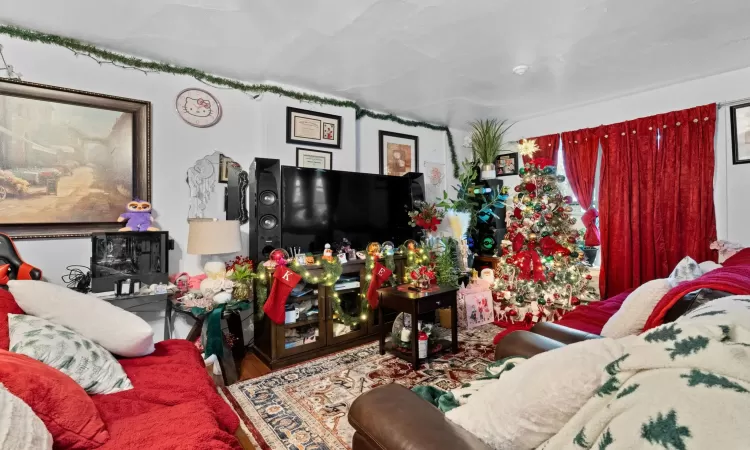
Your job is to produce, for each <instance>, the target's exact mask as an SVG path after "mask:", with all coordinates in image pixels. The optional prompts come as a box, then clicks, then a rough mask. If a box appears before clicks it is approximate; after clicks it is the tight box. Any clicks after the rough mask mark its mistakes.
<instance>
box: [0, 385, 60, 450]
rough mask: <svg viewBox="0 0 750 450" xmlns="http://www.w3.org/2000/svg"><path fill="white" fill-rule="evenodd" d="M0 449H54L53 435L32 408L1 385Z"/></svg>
mask: <svg viewBox="0 0 750 450" xmlns="http://www.w3.org/2000/svg"><path fill="white" fill-rule="evenodd" d="M0 448H1V449H3V450H44V449H50V450H51V449H52V435H51V434H50V433H49V431H47V427H45V426H44V422H42V419H40V418H39V417H37V415H36V414H34V411H32V409H31V407H29V405H27V404H26V403H24V401H23V400H21V399H20V398H18V397H16V396H15V395H13V394H11V393H10V391H8V390H7V389H5V386H3V385H2V383H0Z"/></svg>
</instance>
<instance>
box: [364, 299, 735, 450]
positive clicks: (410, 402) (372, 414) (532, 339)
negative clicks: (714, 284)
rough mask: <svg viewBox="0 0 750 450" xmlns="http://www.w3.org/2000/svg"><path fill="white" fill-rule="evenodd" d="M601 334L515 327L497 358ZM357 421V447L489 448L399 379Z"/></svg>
mask: <svg viewBox="0 0 750 450" xmlns="http://www.w3.org/2000/svg"><path fill="white" fill-rule="evenodd" d="M727 295H731V294H729V293H728V292H722V291H714V290H710V289H702V290H700V291H697V292H694V293H691V294H688V295H686V296H685V297H683V298H682V299H680V301H679V302H678V303H677V304H675V305H674V306H673V307H672V308H671V309H670V310H669V312H668V313H667V315H666V317H665V319H664V322H665V323H666V322H672V321H674V320H675V319H677V318H678V317H679V316H681V315H683V314H685V313H686V312H688V311H690V310H692V309H695V308H696V307H698V306H700V305H701V304H704V303H705V302H707V301H711V300H713V299H716V298H720V297H725V296H727ZM599 338H601V336H599V335H596V334H591V333H585V332H582V331H578V330H575V329H573V328H568V327H565V326H561V325H557V324H554V323H549V322H541V323H538V324H536V325H534V327H532V328H531V330H530V331H514V332H512V333H510V334H508V335H507V336H505V337H504V338H503V339H502V340H501V341H500V343H498V344H497V346H496V347H495V360H496V361H497V360H501V359H503V358H506V357H508V356H523V357H526V358H530V357H532V356H534V355H536V354H539V353H542V352H546V351H548V350H554V349H556V348H560V347H563V346H565V345H568V344H573V343H576V342H580V341H584V340H587V339H599ZM349 423H350V424H351V425H352V426H353V427H354V429H355V431H356V432H355V434H354V444H353V447H352V449H353V450H441V449H446V450H475V449H482V450H489V448H490V447H488V446H487V445H486V444H485V443H484V442H482V441H480V440H479V439H477V438H476V437H474V435H472V434H471V433H469V432H468V431H466V430H464V429H463V428H461V427H459V426H457V425H454V424H453V422H451V421H449V420H447V419H446V418H445V416H444V414H443V413H442V412H440V410H438V409H437V408H435V407H434V406H432V405H431V404H430V403H428V402H426V401H424V400H422V399H421V398H420V397H418V396H417V395H416V394H414V393H413V392H411V391H410V390H409V389H407V388H405V387H403V386H401V385H400V384H389V385H387V386H382V387H379V388H377V389H373V390H371V391H369V392H367V393H365V394H363V395H361V396H359V397H358V398H357V399H356V400H355V401H354V402H353V403H352V406H351V408H350V409H349Z"/></svg>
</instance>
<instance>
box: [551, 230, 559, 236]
mask: <svg viewBox="0 0 750 450" xmlns="http://www.w3.org/2000/svg"><path fill="white" fill-rule="evenodd" d="M552 234H554V235H555V236H560V232H559V231H553V232H552Z"/></svg>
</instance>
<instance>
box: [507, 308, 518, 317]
mask: <svg viewBox="0 0 750 450" xmlns="http://www.w3.org/2000/svg"><path fill="white" fill-rule="evenodd" d="M508 315H509V316H511V317H516V316H517V315H518V311H516V310H515V309H511V310H510V311H508Z"/></svg>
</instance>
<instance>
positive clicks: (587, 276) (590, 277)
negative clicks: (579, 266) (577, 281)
mask: <svg viewBox="0 0 750 450" xmlns="http://www.w3.org/2000/svg"><path fill="white" fill-rule="evenodd" d="M592 278H594V277H592V276H591V275H586V279H587V280H590V279H592Z"/></svg>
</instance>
